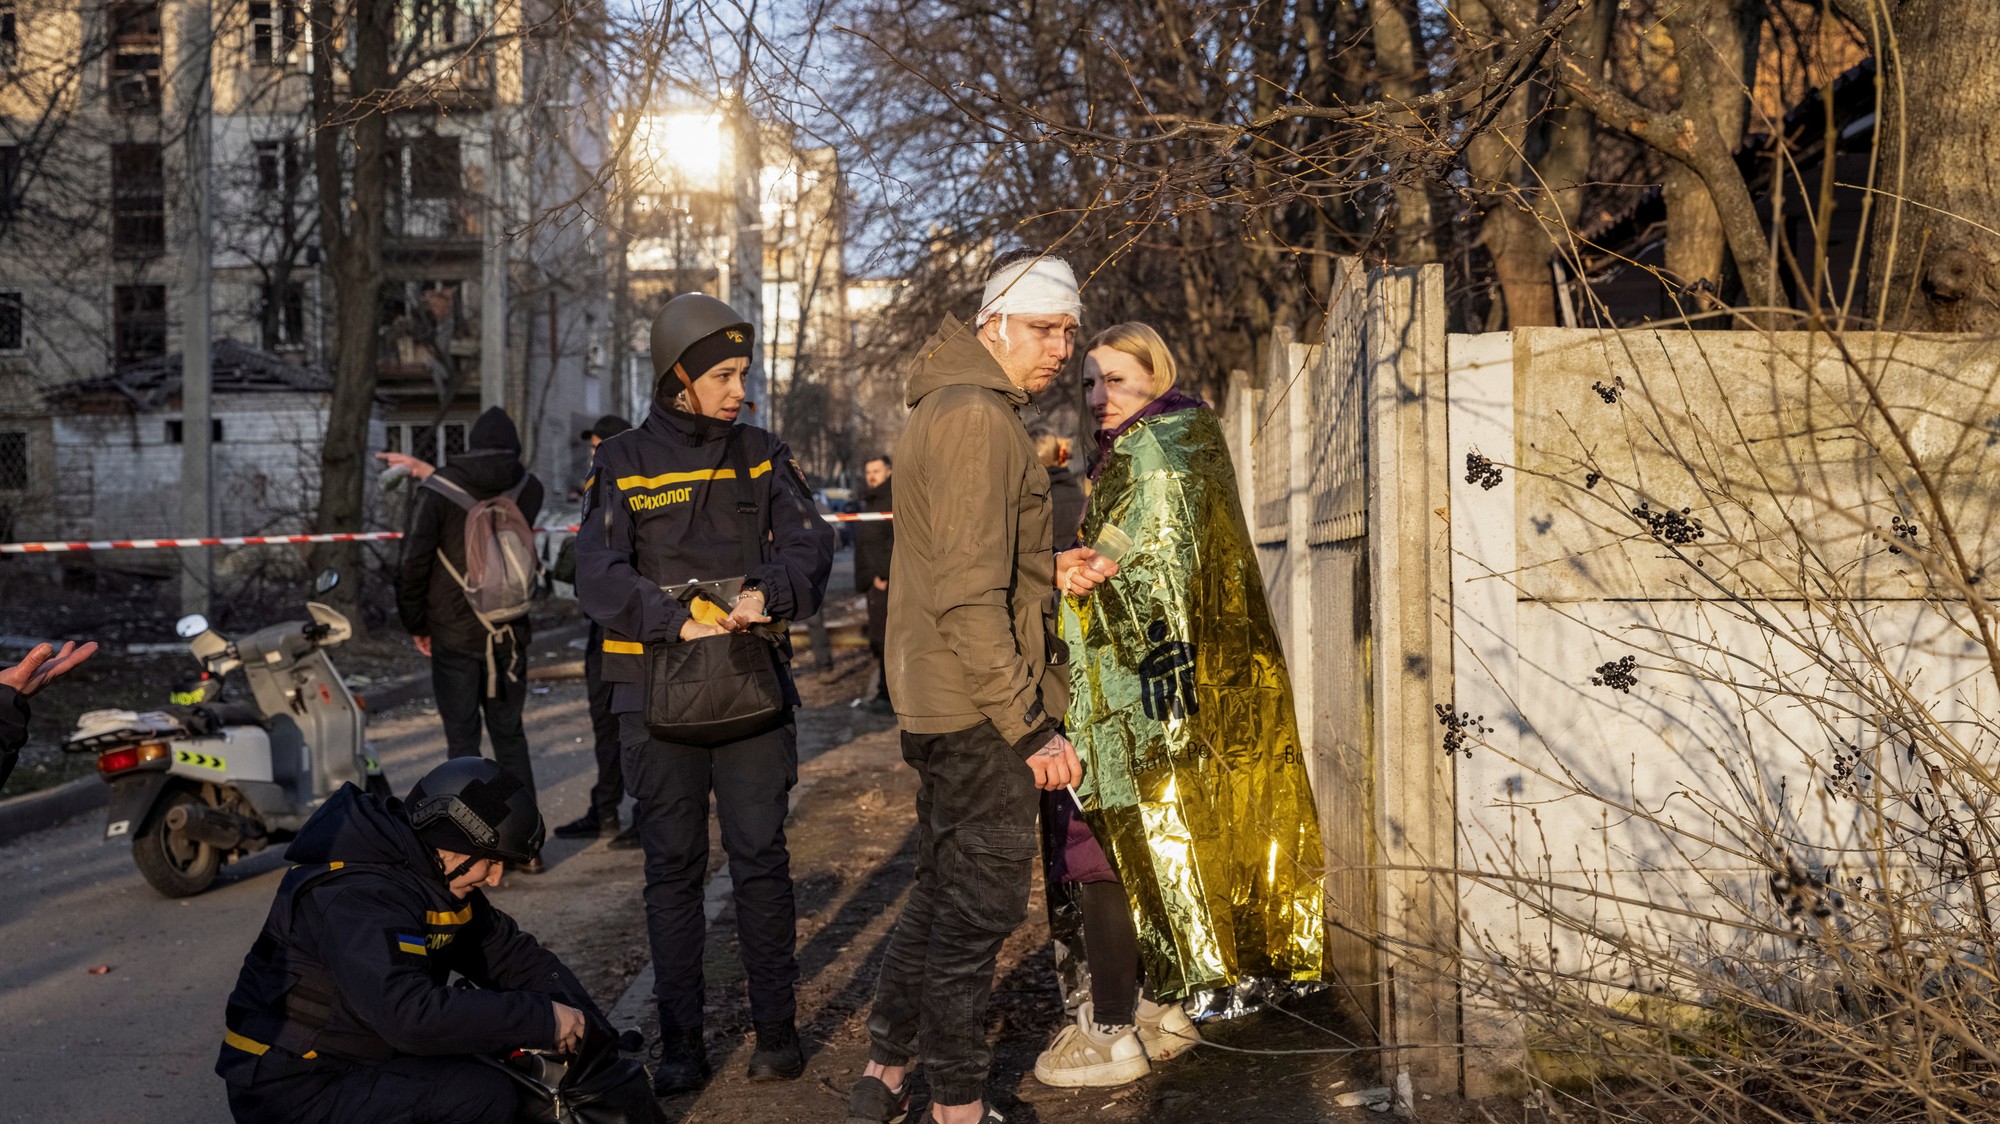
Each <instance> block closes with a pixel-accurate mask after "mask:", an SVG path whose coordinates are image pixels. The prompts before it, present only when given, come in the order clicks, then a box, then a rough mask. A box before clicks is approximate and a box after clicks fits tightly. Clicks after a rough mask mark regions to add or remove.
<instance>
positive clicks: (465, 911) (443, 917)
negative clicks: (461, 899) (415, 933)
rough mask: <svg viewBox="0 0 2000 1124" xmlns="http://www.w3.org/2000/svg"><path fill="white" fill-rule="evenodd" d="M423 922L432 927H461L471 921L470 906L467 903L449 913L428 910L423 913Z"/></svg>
mask: <svg viewBox="0 0 2000 1124" xmlns="http://www.w3.org/2000/svg"><path fill="white" fill-rule="evenodd" d="M424 920H425V921H428V922H430V923H431V924H433V925H463V924H465V923H466V922H467V921H470V920H472V906H471V904H469V903H468V904H467V905H465V906H463V907H461V908H460V909H458V910H455V911H454V912H451V913H439V912H438V911H437V910H435V909H433V910H428V911H426V912H425V913H424Z"/></svg>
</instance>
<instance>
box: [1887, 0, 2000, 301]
mask: <svg viewBox="0 0 2000 1124" xmlns="http://www.w3.org/2000/svg"><path fill="white" fill-rule="evenodd" d="M1890 19H1891V21H1892V25H1893V28H1894V31H1895V41H1894V45H1893V48H1892V49H1891V50H1889V51H1884V50H1881V49H1879V48H1880V44H1877V45H1876V46H1877V47H1878V49H1877V50H1876V52H1875V54H1876V57H1877V58H1878V59H1882V60H1884V61H1885V63H1886V65H1884V67H1883V72H1884V76H1885V78H1886V81H1885V82H1884V84H1883V90H1882V104H1881V110H1882V112H1881V118H1880V119H1881V122H1882V128H1881V131H1880V132H1879V134H1878V137H1879V140H1880V143H1881V162H1880V171H1879V172H1878V173H1877V177H1876V187H1877V188H1878V189H1879V190H1880V191H1881V192H1882V194H1880V195H1878V196H1877V197H1876V199H1875V204H1874V205H1875V229H1874V236H1873V238H1872V239H1871V242H1870V245H1869V253H1870V255H1871V259H1872V268H1871V270H1870V278H1869V283H1870V285H1871V287H1872V293H1871V296H1872V298H1873V299H1872V300H1871V302H1870V303H1871V305H1872V306H1873V309H1874V310H1875V311H1876V314H1877V315H1878V316H1880V317H1881V319H1882V321H1883V323H1884V326H1885V327H1891V328H1901V329H1906V330H1909V331H1933V332H1990V331H1994V330H2000V235H1996V234H1995V233H1994V231H1995V230H2000V134H1996V122H2000V50H1996V46H1995V45H1996V44H2000V4H1996V3H1994V0H1902V2H1901V3H1898V4H1895V5H1894V6H1893V9H1892V11H1891V12H1890Z"/></svg>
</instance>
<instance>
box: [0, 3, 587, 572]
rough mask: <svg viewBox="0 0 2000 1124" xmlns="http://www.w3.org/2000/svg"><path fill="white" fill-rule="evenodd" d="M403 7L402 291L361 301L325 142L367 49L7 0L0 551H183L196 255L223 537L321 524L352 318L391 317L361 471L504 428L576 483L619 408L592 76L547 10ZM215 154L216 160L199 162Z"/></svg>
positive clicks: (286, 17) (1, 64)
mask: <svg viewBox="0 0 2000 1124" xmlns="http://www.w3.org/2000/svg"><path fill="white" fill-rule="evenodd" d="M369 2H379V0H369ZM392 7H393V10H394V11H395V12H396V22H395V31H394V46H395V49H394V50H393V51H392V58H393V62H392V66H393V67H394V68H395V69H394V79H393V80H394V82H395V83H396V90H397V95H396V97H395V98H393V99H391V104H390V106H389V108H387V109H382V110H374V111H376V112H383V113H385V114H386V124H387V129H388V136H389V140H388V144H387V151H386V153H385V154H384V156H383V159H382V162H381V172H382V174H383V177H384V179H385V180H386V193H385V194H386V199H385V206H384V208H383V211H384V213H383V218H382V224H383V234H384V237H383V241H382V254H383V268H384V277H385V283H384V285H383V286H382V287H381V290H380V291H379V292H378V293H375V294H359V295H357V294H353V293H347V292H338V291H335V290H336V288H337V286H335V284H334V282H333V276H334V274H333V271H332V269H331V268H330V263H329V260H328V259H329V255H330V254H331V253H332V252H334V251H333V250H332V249H331V248H330V244H331V242H332V240H330V239H328V238H326V237H324V236H323V232H322V230H321V208H320V200H319V194H320V193H319V186H318V185H319V178H318V169H317V167H316V155H317V154H316V151H315V140H314V138H315V137H316V136H317V135H319V130H320V129H321V126H322V120H321V119H322V118H326V117H328V116H331V115H330V114H329V112H328V109H327V107H328V106H329V105H332V104H335V103H338V104H339V105H340V107H341V108H340V111H339V115H341V116H344V117H345V118H347V119H343V120H335V121H333V122H332V124H331V126H330V127H331V128H333V129H335V130H341V131H342V132H341V137H342V143H341V144H340V146H339V150H340V151H341V152H343V153H345V154H347V155H345V156H344V157H343V159H345V160H346V162H347V163H348V164H349V165H351V164H352V162H353V157H352V152H353V151H354V148H355V145H354V144H352V143H350V139H349V134H351V132H352V130H353V121H352V119H351V118H352V114H353V110H352V108H351V105H352V103H350V102H349V101H348V95H349V92H348V90H347V88H346V84H347V82H348V80H349V79H348V74H347V70H346V66H347V65H350V64H351V60H352V53H351V50H350V48H351V44H346V43H342V42H338V41H336V42H335V43H334V44H333V48H334V49H333V50H332V51H331V52H326V51H318V52H316V51H315V50H314V49H313V47H314V45H313V43H312V41H311V40H312V37H311V31H310V28H309V26H308V23H307V20H306V10H307V5H306V4H305V3H304V2H303V0H216V2H214V3H212V4H204V5H202V6H201V10H204V11H206V12H207V13H208V15H207V19H206V25H207V28H208V36H207V38H206V39H205V40H204V39H203V38H202V37H201V36H200V35H199V34H197V31H198V30H199V28H200V27H201V26H202V20H201V18H200V17H199V16H196V17H195V18H192V19H191V18H189V10H188V9H186V7H185V5H183V4H182V3H180V2H179V0H170V2H167V3H160V2H158V0H111V2H108V3H107V2H105V0H80V2H78V0H0V541H4V540H17V541H18V540H29V539H39V538H113V537H116V538H126V537H140V536H154V535H163V534H169V533H173V532H175V531H177V530H178V529H179V528H178V527H177V524H176V519H177V514H178V512H179V511H180V503H179V499H178V498H177V497H178V489H179V464H180V459H179V450H178V449H177V448H176V446H177V445H178V444H179V443H180V441H181V439H182V437H183V432H182V425H181V412H180V411H181V402H180V370H181V364H180V352H181V347H182V341H183V340H184V339H185V338H187V335H186V328H185V326H184V323H183V317H182V315H181V308H182V305H183V303H184V299H183V298H184V294H185V293H187V292H190V291H197V290H193V289H190V288H189V283H188V282H187V280H186V278H187V276H188V274H187V272H186V271H185V269H184V266H185V261H184V258H185V250H186V248H187V247H189V246H191V245H197V244H201V243H203V242H205V244H206V245H207V246H208V247H209V249H210V253H211V260H212V273H211V274H210V277H211V278H212V280H211V282H210V285H209V290H208V291H210V292H211V293H212V297H211V305H212V309H213V312H212V318H211V321H210V331H209V336H210V338H211V340H212V341H213V343H212V348H211V352H212V357H213V362H212V364H211V370H212V380H211V381H212V386H213V390H212V417H213V421H212V423H211V425H210V434H211V436H212V438H213V439H214V442H215V444H214V463H215V468H214V471H213V474H212V479H213V480H214V481H215V482H216V484H215V486H216V488H217V491H218V495H217V504H216V509H217V520H216V531H217V532H218V533H221V534H226V535H236V534H259V533H278V532H284V531H291V530H298V529H303V527H304V525H305V523H306V521H307V520H308V519H309V518H310V516H311V513H312V510H313V506H314V503H315V501H316V496H317V486H318V452H319V443H320V440H321V438H322V437H323V436H324V434H325V431H326V419H327V414H328V406H329V402H330V395H331V388H332V378H331V373H332V372H333V371H334V369H335V367H334V355H333V348H334V345H335V338H334V327H335V313H336V309H337V308H338V305H339V302H341V301H344V300H351V299H374V300H376V301H379V305H380V315H379V318H378V323H379V330H378V332H377V339H376V343H375V353H376V363H375V372H376V376H377V387H376V408H375V411H374V418H373V420H372V422H371V423H370V435H369V448H370V449H371V450H384V449H386V450H392V451H401V452H408V453H413V454H416V455H418V456H422V457H425V458H427V459H430V460H433V461H438V462H444V461H449V459H450V458H451V457H452V456H454V455H456V454H457V453H459V452H461V451H463V450H464V448H465V438H466V434H467V432H468V431H469V429H470V427H471V422H472V420H473V419H474V418H475V417H476V416H477V415H478V413H479V411H480V410H481V409H482V408H483V407H485V406H488V405H503V406H505V407H506V408H507V409H508V410H509V412H510V413H511V414H512V415H513V416H514V418H515V420H516V421H517V423H519V424H520V428H521V431H522V437H523V441H524V444H525V446H526V452H527V455H528V457H529V460H530V465H531V467H533V468H534V469H535V470H536V471H537V472H539V473H541V474H542V475H543V476H544V478H545V479H547V480H548V481H549V482H550V486H551V487H552V488H554V489H556V490H557V491H558V492H559V493H560V492H561V491H563V490H566V489H567V488H568V487H569V486H573V484H574V479H573V478H574V477H575V476H576V475H577V474H578V473H577V469H578V467H579V463H580V461H579V452H578V450H577V447H576V444H577V434H578V432H579V431H580V430H582V429H584V428H586V427H587V426H588V425H589V423H590V421H591V420H592V419H594V418H595V417H596V416H597V415H599V414H601V413H603V412H605V411H606V410H607V409H609V408H610V407H611V405H612V394H611V389H610V363H609V360H608V358H607V349H608V344H609V342H610V327H611V324H610V299H609V298H610V290H609V281H608V275H607V274H608V270H607V266H606V261H607V251H606V243H605V240H604V236H603V234H602V233H601V231H600V230H599V228H598V227H597V226H596V224H595V223H594V222H592V221H591V220H590V217H589V216H590V214H591V213H594V211H595V207H594V198H595V197H594V192H596V191H597V190H598V188H597V186H596V184H595V179H596V177H595V173H594V169H596V168H598V167H600V166H601V164H602V160H603V158H604V149H605V142H606V132H605V130H606V127H607V123H608V121H609V112H608V109H607V108H606V100H605V99H606V97H607V96H608V89H607V86H608V83H607V82H606V79H605V75H604V74H603V70H602V63H601V62H600V61H598V60H600V59H601V58H602V57H603V54H602V52H601V51H599V50H597V49H596V47H595V46H594V43H593V38H592V35H593V28H592V27H590V26H589V25H587V24H585V23H582V22H579V21H580V19H581V17H579V16H578V15H577V11H578V9H576V8H574V7H571V6H568V5H562V4H557V3H554V2H553V0H550V2H544V0H529V2H528V3H526V4H519V3H497V2H496V0H414V2H411V0H398V2H396V3H394V4H393V6H392ZM342 26H345V25H344V24H343V25H342ZM328 57H331V58H332V59H333V60H334V63H333V65H330V66H327V69H328V70H329V71H330V72H331V77H332V82H331V84H330V85H329V86H327V87H326V88H325V89H326V90H327V91H330V93H331V95H332V97H331V98H323V99H322V100H321V102H320V104H319V107H318V108H317V110H316V108H315V97H314V88H315V83H316V79H317V78H318V77H320V76H317V75H315V74H314V68H315V65H316V64H317V65H326V64H325V63H324V62H321V61H320V60H323V59H326V58H328ZM204 60H207V61H206V65H204ZM204 75H205V76H206V82H205V84H204ZM204 127H205V131H200V132H198V130H203V129H204ZM199 136H205V137H206V138H207V142H206V143H207V147H208V150H209V151H210V152H211V153H212V156H211V158H210V159H208V160H206V161H197V162H196V163H195V166H194V167H190V161H189V159H188V155H187V154H188V151H189V148H190V139H191V138H196V137H199ZM195 148H196V151H200V145H199V144H197V145H196V146H195ZM342 175H343V191H345V190H347V189H348V186H347V185H351V183H352V177H353V169H352V167H351V166H350V167H347V168H346V169H345V170H344V171H343V173H342ZM204 176H205V177H206V183H207V187H208V198H209V199H210V201H211V202H210V205H209V209H208V217H207V219H206V221H205V222H199V223H198V222H197V221H196V219H195V218H194V217H193V216H194V215H195V214H196V213H197V212H196V211H195V210H194V209H193V208H191V207H190V206H189V201H190V199H192V198H194V196H193V195H191V194H190V191H191V188H195V187H199V185H200V184H201V183H202V177H204ZM552 506H558V505H552ZM370 510H371V512H372V514H371V517H370V519H371V522H379V521H380V520H381V519H382V518H383V513H382V511H381V509H380V507H379V506H372V505H371V509H370Z"/></svg>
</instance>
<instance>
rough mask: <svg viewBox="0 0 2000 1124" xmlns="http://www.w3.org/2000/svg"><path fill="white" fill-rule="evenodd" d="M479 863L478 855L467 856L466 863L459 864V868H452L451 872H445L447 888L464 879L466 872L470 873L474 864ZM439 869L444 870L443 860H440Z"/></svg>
mask: <svg viewBox="0 0 2000 1124" xmlns="http://www.w3.org/2000/svg"><path fill="white" fill-rule="evenodd" d="M432 853H433V854H436V852H432ZM478 861H479V856H478V855H467V856H465V861H464V862H462V863H459V864H458V865H457V866H455V867H452V868H451V869H450V870H445V871H444V884H445V885H447V886H449V885H451V884H452V883H453V882H456V881H458V880H459V879H460V878H461V877H463V876H464V875H465V872H466V871H468V870H471V869H472V864H473V863H476V862H478ZM438 869H439V870H444V860H443V859H442V858H440V859H438Z"/></svg>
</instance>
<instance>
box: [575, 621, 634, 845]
mask: <svg viewBox="0 0 2000 1124" xmlns="http://www.w3.org/2000/svg"><path fill="white" fill-rule="evenodd" d="M583 681H584V683H585V685H586V689H587V690H588V692H589V695H590V733H591V737H592V739H593V741H594V742H595V744H594V745H593V746H592V748H593V749H594V750H595V751H596V753H597V783H596V784H593V785H591V786H590V811H591V814H592V815H595V816H596V817H597V818H598V819H601V820H603V819H611V820H615V819H617V818H618V802H619V801H621V800H623V799H624V798H625V765H624V761H623V757H624V752H625V750H624V747H623V746H622V745H620V744H619V743H618V716H617V715H616V714H613V713H612V712H611V684H609V683H606V682H605V681H604V630H603V629H601V628H599V627H598V626H597V625H596V624H592V625H591V626H590V647H588V648H585V649H584V652H583Z"/></svg>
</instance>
